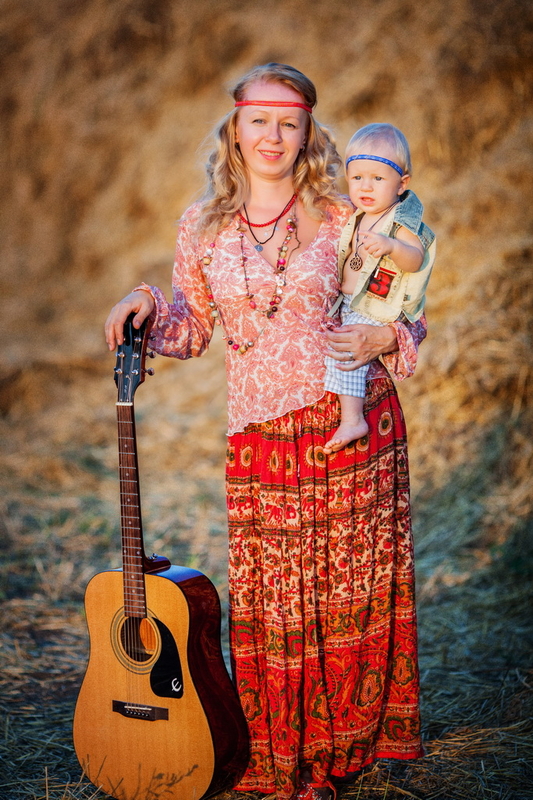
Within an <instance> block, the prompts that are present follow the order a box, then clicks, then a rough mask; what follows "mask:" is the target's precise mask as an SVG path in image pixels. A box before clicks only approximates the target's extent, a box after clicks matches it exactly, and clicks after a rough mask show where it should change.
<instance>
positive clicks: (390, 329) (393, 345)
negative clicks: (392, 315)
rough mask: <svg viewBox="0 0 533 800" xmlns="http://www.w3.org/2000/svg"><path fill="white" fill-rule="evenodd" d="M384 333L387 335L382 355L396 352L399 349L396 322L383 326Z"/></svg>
mask: <svg viewBox="0 0 533 800" xmlns="http://www.w3.org/2000/svg"><path fill="white" fill-rule="evenodd" d="M383 333H384V336H385V342H384V349H383V350H382V355H386V354H387V353H395V352H396V351H397V350H398V335H397V333H396V324H395V323H394V322H389V323H388V325H384V326H383Z"/></svg>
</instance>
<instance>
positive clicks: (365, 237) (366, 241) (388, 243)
mask: <svg viewBox="0 0 533 800" xmlns="http://www.w3.org/2000/svg"><path fill="white" fill-rule="evenodd" d="M359 238H360V239H361V241H362V243H363V247H364V248H365V250H366V252H367V253H370V255H371V256H375V257H376V258H381V256H388V255H390V254H391V253H392V249H393V247H394V239H391V238H390V236H385V235H384V234H382V233H373V231H361V233H360V234H359Z"/></svg>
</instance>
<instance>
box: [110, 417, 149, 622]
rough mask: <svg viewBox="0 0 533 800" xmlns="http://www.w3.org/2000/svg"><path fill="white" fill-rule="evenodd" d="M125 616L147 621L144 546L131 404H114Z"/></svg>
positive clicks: (133, 418)
mask: <svg viewBox="0 0 533 800" xmlns="http://www.w3.org/2000/svg"><path fill="white" fill-rule="evenodd" d="M117 421H118V453H119V480H120V520H121V529H122V568H123V580H124V612H125V614H126V616H128V617H146V591H145V584H144V545H143V535H142V522H141V496H140V490H139V471H138V466H137V444H136V438H135V416H134V412H133V403H117Z"/></svg>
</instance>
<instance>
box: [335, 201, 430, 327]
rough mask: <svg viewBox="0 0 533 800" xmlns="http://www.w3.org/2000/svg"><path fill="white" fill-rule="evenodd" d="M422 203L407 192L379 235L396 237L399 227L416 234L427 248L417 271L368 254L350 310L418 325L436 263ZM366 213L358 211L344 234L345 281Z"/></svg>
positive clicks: (340, 263)
mask: <svg viewBox="0 0 533 800" xmlns="http://www.w3.org/2000/svg"><path fill="white" fill-rule="evenodd" d="M423 210H424V208H423V206H422V203H421V202H420V200H419V199H418V197H417V196H416V194H414V192H411V191H407V192H404V193H403V195H402V197H401V200H400V202H399V203H397V204H396V205H395V206H394V208H392V209H391V210H390V213H389V214H387V216H386V217H384V218H383V220H382V222H381V224H380V228H379V230H378V231H376V232H377V233H382V234H384V235H385V236H390V237H392V238H394V237H395V234H396V231H397V230H398V228H399V227H400V226H402V225H403V227H404V228H407V230H409V231H411V233H414V234H415V236H417V237H418V238H419V239H420V242H421V243H422V246H423V247H424V260H423V262H422V265H421V266H420V268H419V270H418V271H417V272H402V270H400V269H398V267H397V266H396V265H395V263H394V262H393V261H392V259H391V258H390V257H389V256H382V257H381V258H379V257H376V256H371V255H368V256H367V257H366V259H365V261H364V264H363V266H362V267H361V271H360V272H359V274H358V277H357V283H356V286H355V289H354V291H353V294H352V299H351V302H350V307H351V309H352V310H353V311H358V312H359V313H360V314H363V315H365V316H367V317H370V318H371V319H375V320H376V321H378V322H383V323H387V322H394V320H396V319H398V317H399V316H400V315H401V313H402V312H403V314H404V315H405V316H406V318H407V319H408V320H409V321H410V322H416V320H417V319H419V317H421V316H422V313H423V311H424V303H425V294H426V287H427V284H428V281H429V278H430V275H431V270H432V268H433V263H434V261H435V250H436V242H435V234H434V233H433V231H432V230H431V229H430V228H428V226H427V225H426V224H425V223H424V222H422V212H423ZM362 214H364V211H356V213H355V214H353V215H352V216H351V217H350V219H349V220H348V222H347V223H346V225H345V226H344V229H343V231H342V233H341V238H340V242H339V250H338V262H337V263H338V269H339V280H340V281H342V275H343V270H344V264H345V261H346V255H347V253H348V252H349V250H350V244H351V241H352V238H353V235H354V231H355V228H356V225H357V223H358V220H359V219H360V218H361V216H362ZM342 298H343V295H342V294H341V295H340V296H339V297H338V298H337V301H336V302H335V305H334V306H333V308H332V309H331V311H330V312H329V315H330V316H333V315H334V313H335V312H336V311H337V309H338V308H339V306H340V304H341V303H342Z"/></svg>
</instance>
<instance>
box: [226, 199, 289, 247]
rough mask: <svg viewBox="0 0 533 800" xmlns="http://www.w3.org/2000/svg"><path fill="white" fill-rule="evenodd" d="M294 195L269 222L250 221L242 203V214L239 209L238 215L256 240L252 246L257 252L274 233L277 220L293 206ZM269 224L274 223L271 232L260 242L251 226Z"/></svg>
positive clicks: (265, 226) (262, 226) (267, 225)
mask: <svg viewBox="0 0 533 800" xmlns="http://www.w3.org/2000/svg"><path fill="white" fill-rule="evenodd" d="M296 197H297V195H296V194H293V196H292V197H291V199H290V200H289V202H288V203H287V205H286V206H285V208H284V209H283V211H282V212H281V214H279V215H278V216H277V217H274V219H271V220H270V221H269V222H250V218H249V217H248V210H247V208H246V204H245V203H243V204H242V207H243V210H244V216H243V215H242V214H241V212H240V211H239V217H240V218H241V220H242V221H243V222H245V223H246V224H247V225H248V229H249V231H250V233H251V235H252V236H253V238H254V239H255V241H256V242H257V244H254V247H255V249H256V250H257V252H258V253H260V252H261V251H262V249H263V247H264V245H265V244H266V243H267V242H269V241H270V240H271V239H272V237H273V236H274V234H275V233H276V228H277V226H278V222H279V221H280V219H281V218H282V217H283V216H284V215H285V214H287V213H288V212H289V211H290V210H291V208H292V207H293V205H294V203H295V202H296ZM270 225H274V228H273V230H272V233H271V234H270V236H269V237H268V239H265V240H264V241H262V242H261V241H260V240H259V239H258V238H257V236H256V235H255V233H254V232H253V230H252V228H268V227H270Z"/></svg>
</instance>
